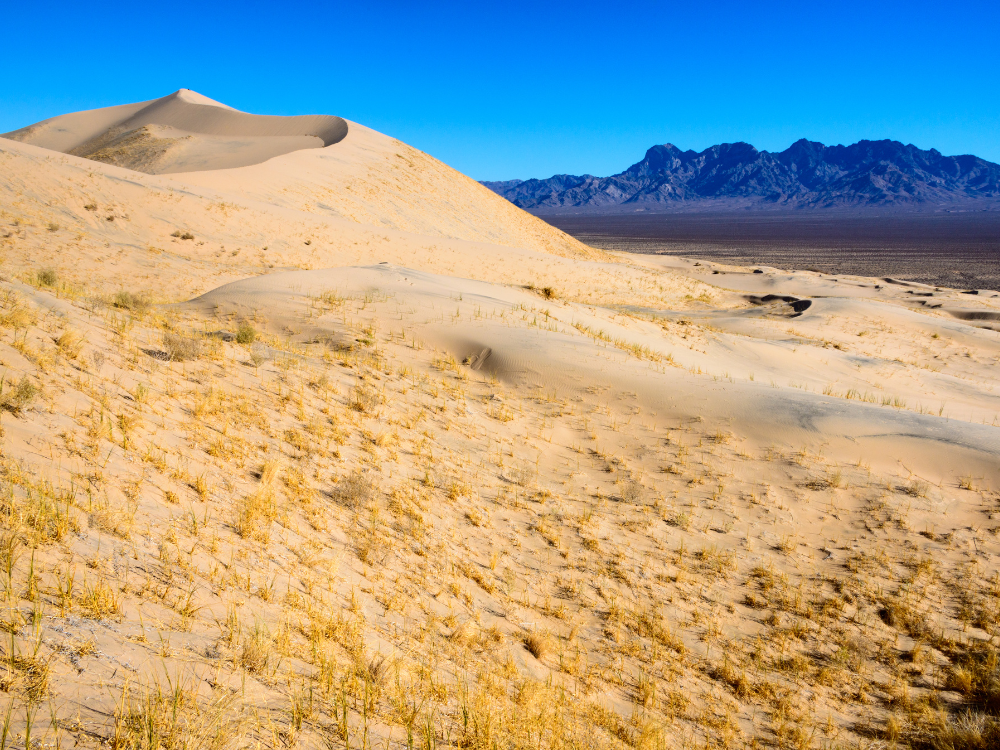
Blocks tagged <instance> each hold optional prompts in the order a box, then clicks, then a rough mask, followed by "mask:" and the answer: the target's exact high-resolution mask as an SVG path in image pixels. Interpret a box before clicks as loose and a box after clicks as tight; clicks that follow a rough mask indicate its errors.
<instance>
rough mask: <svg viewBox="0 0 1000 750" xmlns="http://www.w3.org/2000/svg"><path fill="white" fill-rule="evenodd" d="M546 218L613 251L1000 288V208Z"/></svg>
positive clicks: (564, 215)
mask: <svg viewBox="0 0 1000 750" xmlns="http://www.w3.org/2000/svg"><path fill="white" fill-rule="evenodd" d="M536 215H537V216H539V217H540V218H542V219H544V220H545V221H547V222H548V223H549V224H552V225H553V226H555V227H558V228H559V229H561V230H563V231H564V232H566V233H567V234H570V235H572V236H573V237H575V238H576V239H578V240H580V241H581V242H583V243H585V244H587V245H591V246H592V247H597V248H601V249H606V250H623V251H627V252H631V253H647V254H656V255H680V256H685V257H693V258H706V259H711V260H714V261H718V262H721V263H730V264H734V265H747V266H752V265H766V266H771V267H774V268H780V269H783V270H790V269H794V268H804V269H814V270H817V271H821V272H823V273H834V274H847V275H851V276H874V277H880V278H884V277H892V278H895V279H900V280H904V281H914V282H919V283H923V284H931V285H934V286H946V287H953V288H967V289H991V290H1000V208H994V209H992V210H984V209H982V208H981V207H976V208H974V209H968V210H963V209H961V208H952V209H950V210H948V211H944V210H942V211H935V212H913V211H896V212H893V211H888V210H883V211H876V210H872V211H869V212H862V211H858V210H857V209H855V210H850V211H849V210H828V211H816V210H809V211H803V210H799V211H781V210H774V211H760V210H758V211H754V212H750V211H746V210H743V211H731V210H730V211H718V210H704V211H698V212H694V211H688V212H672V213H657V212H647V211H642V212H636V211H632V212H629V213H626V212H625V211H624V210H622V209H621V208H618V210H617V213H602V214H595V213H570V212H569V211H568V210H567V211H564V212H562V213H559V214H542V213H536Z"/></svg>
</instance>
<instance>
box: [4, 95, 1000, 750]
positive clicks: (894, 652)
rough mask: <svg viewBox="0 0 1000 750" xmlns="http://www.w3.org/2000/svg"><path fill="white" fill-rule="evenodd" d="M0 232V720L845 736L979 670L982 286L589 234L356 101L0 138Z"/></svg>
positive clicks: (455, 741)
mask: <svg viewBox="0 0 1000 750" xmlns="http://www.w3.org/2000/svg"><path fill="white" fill-rule="evenodd" d="M199 106H209V107H211V106H215V107H216V108H219V105H217V104H215V103H211V102H208V103H205V102H201V103H200V105H199ZM129 116H131V115H129V114H128V113H127V112H119V113H113V114H110V115H108V117H107V118H106V121H107V122H109V123H110V122H112V121H113V122H118V121H119V120H120V119H121V118H126V119H127V117H129ZM66 117H67V118H73V117H75V116H73V115H70V116H66ZM101 117H104V115H101ZM115 118H118V119H115ZM70 121H72V120H70ZM98 124H101V123H98ZM87 127H91V126H90V125H88V126H87ZM93 127H95V128H96V127H97V125H94V126H93ZM107 127H110V125H108V126H107ZM171 127H172V126H171ZM84 130H85V128H83V126H80V132H81V134H82V135H81V137H83V136H85V135H86V134H87V133H86V132H84ZM87 132H89V131H87ZM268 137H277V136H268ZM200 142H201V144H202V146H203V147H204V148H205V149H206V153H208V154H209V155H211V154H210V151H211V146H210V144H211V141H210V140H208V139H202V140H201V141H200ZM185 237H187V239H185ZM0 257H2V265H0V273H2V280H0V378H2V379H3V383H4V385H3V387H2V388H0V404H3V410H2V411H0V427H2V430H3V434H2V437H0V449H2V452H3V459H2V462H0V483H2V487H0V490H2V491H0V498H2V499H0V519H2V525H0V531H2V536H0V563H4V564H3V565H0V571H6V570H10V573H9V575H8V574H6V573H4V574H3V576H5V577H6V579H7V580H5V581H4V586H5V591H6V592H7V593H6V595H5V598H6V601H7V604H6V609H5V614H4V620H3V623H4V628H5V630H6V631H7V632H10V633H12V634H13V635H12V637H11V644H13V648H14V649H16V653H13V654H12V652H11V650H10V647H4V648H5V650H4V654H5V658H6V661H5V669H6V674H7V677H6V678H5V679H4V680H3V681H0V689H2V690H4V691H6V692H7V694H8V695H10V696H11V698H12V701H13V702H12V704H11V705H12V706H14V711H13V714H12V716H13V718H12V727H13V733H14V734H15V735H17V736H18V739H17V741H18V742H21V743H22V744H23V742H24V740H25V733H26V730H27V723H26V717H28V716H29V715H30V716H32V717H33V722H34V725H33V730H32V734H33V737H40V736H41V735H42V734H43V733H44V734H45V738H44V740H43V741H45V742H50V743H54V742H55V741H56V739H57V738H58V739H59V741H61V742H62V744H63V746H68V745H69V744H71V743H79V745H80V746H96V745H98V744H99V743H100V742H102V741H105V742H112V743H114V742H117V743H118V745H119V746H120V747H133V746H139V747H141V746H142V745H141V744H137V743H138V740H136V735H137V733H138V729H139V728H140V726H144V727H149V726H150V723H149V722H150V721H152V722H153V725H155V726H158V727H159V729H160V731H161V732H162V733H163V735H164V737H165V738H166V739H164V741H163V745H164V746H165V747H192V748H193V747H220V748H221V747H245V746H257V745H259V746H262V747H289V746H297V747H345V746H350V747H352V748H358V747H362V746H365V744H366V743H367V746H370V747H383V746H389V747H408V746H409V742H408V739H407V737H408V735H410V736H412V737H413V740H414V743H413V744H414V745H415V746H418V747H423V746H436V747H445V746H448V745H449V744H450V746H459V745H461V746H462V747H467V748H483V749H484V750H485V749H486V748H493V747H510V748H521V747H524V748H527V747H537V746H538V744H539V743H541V744H542V746H544V747H559V748H562V747H565V748H569V747H575V748H584V747H587V748H607V747H612V748H637V749H638V748H660V747H670V748H674V747H676V748H682V747H687V748H690V747H703V746H706V745H707V746H728V747H747V748H750V747H754V748H757V747H761V746H775V747H810V746H812V747H837V746H841V747H872V746H873V745H872V744H871V743H872V742H877V743H892V742H895V743H897V744H905V743H913V744H919V743H920V742H930V741H931V740H932V739H933V741H935V742H943V741H944V739H947V738H948V737H952V736H953V734H954V732H956V731H958V730H957V729H956V727H959V726H960V725H961V724H960V722H961V719H960V717H961V716H962V715H963V712H965V711H966V710H974V711H986V712H989V711H992V710H993V709H992V708H990V705H991V704H990V703H989V701H990V700H993V698H992V697H991V696H994V697H995V695H996V693H995V689H994V688H992V687H990V685H993V683H991V682H990V681H989V680H990V679H992V677H991V676H990V675H991V674H992V673H991V672H990V671H989V670H990V669H993V668H994V667H995V663H996V662H995V661H991V659H995V647H994V646H992V645H990V643H989V639H990V638H991V637H992V638H994V639H995V638H996V636H997V635H998V634H1000V632H998V627H997V621H998V617H1000V588H998V587H997V586H996V581H997V576H998V559H1000V557H998V556H1000V539H998V533H1000V492H998V491H997V490H998V487H1000V463H998V461H997V456H998V454H1000V426H998V419H1000V417H998V415H1000V393H998V392H997V387H996V377H995V373H996V369H997V364H998V362H1000V334H998V332H997V331H996V330H993V328H998V327H1000V324H997V323H996V322H995V321H996V316H998V314H1000V298H998V297H995V296H993V295H992V293H981V294H979V295H965V294H961V293H959V292H957V291H955V290H940V291H935V290H933V289H924V288H919V287H915V286H905V285H899V284H887V283H885V282H882V281H879V280H874V279H864V278H855V277H830V276H824V275H820V274H817V273H812V272H782V271H774V270H770V269H765V271H766V272H765V273H762V274H754V273H752V272H751V269H745V268H732V267H727V266H721V265H718V264H714V263H705V262H697V261H695V260H687V259H679V258H664V257H650V256H626V255H618V254H607V253H601V252H598V251H594V250H592V249H590V248H586V247H584V246H582V245H580V244H579V243H577V242H575V241H574V240H572V239H571V238H569V237H567V236H565V235H563V234H562V233H560V232H558V231H556V230H554V229H552V228H551V227H548V226H547V225H545V224H543V223H541V222H540V221H538V220H536V219H534V218H532V217H530V216H527V215H526V214H523V213H521V212H520V211H518V210H517V209H515V208H514V207H513V206H510V205H509V204H507V203H505V202H503V201H502V200H500V199H499V198H497V197H496V196H494V195H493V194H492V193H489V192H488V191H485V189H482V188H481V186H478V185H477V184H475V183H474V182H473V181H471V180H469V179H468V178H466V177H464V176H462V175H459V174H458V173H456V172H454V171H453V170H451V169H450V168H448V167H446V166H445V165H443V164H440V163H439V162H437V161H436V160H434V159H432V158H431V157H429V156H427V155H425V154H421V153H420V152H417V151H415V150H413V149H411V148H409V147H407V146H405V145H404V144H401V143H399V142H398V141H395V140H393V139H391V138H388V137H386V136H383V135H381V134H378V133H375V132H374V131H371V130H369V129H366V128H363V127H362V126H358V125H355V124H354V123H349V124H348V132H347V136H346V137H345V138H344V139H343V140H342V141H340V142H339V143H337V144H334V145H332V146H330V147H327V148H311V149H300V150H296V151H293V152H291V153H286V154H282V155H279V156H276V157H275V158H272V159H270V160H269V161H266V162H264V163H260V164H256V165H251V166H245V167H242V168H238V169H224V170H216V171H204V172H189V173H185V174H182V175H177V176H175V177H170V176H165V175H148V174H142V173H139V172H135V171H130V170H127V169H123V168H119V167H115V166H109V165H106V164H101V163H98V162H94V161H88V160H85V159H82V158H79V157H77V156H72V155H64V154H60V153H56V152H54V151H52V150H46V149H43V148H40V147H39V146H37V145H31V144H27V143H17V142H13V141H9V140H8V141H0ZM122 292H124V293H127V294H119V293H122ZM768 294H773V295H780V296H786V297H791V298H795V299H800V300H802V299H805V300H809V301H810V305H809V307H808V308H807V309H805V310H804V311H802V312H801V314H798V313H797V312H796V311H795V309H794V308H793V307H792V305H791V304H789V302H788V301H784V300H781V299H772V300H770V301H764V300H763V299H762V298H763V297H764V296H765V295H768ZM116 295H117V296H116ZM143 295H145V297H144V296H143ZM924 295H930V296H924ZM751 298H752V299H751ZM241 324H242V330H243V332H244V339H243V341H242V342H241V341H239V340H238V339H237V338H236V333H237V331H238V330H240V326H241ZM251 329H252V331H253V332H254V333H255V335H256V336H257V337H258V338H257V341H255V342H253V343H251V342H250V341H249V340H248V337H249V334H248V331H250V330H251ZM192 342H196V343H192ZM195 348H198V349H199V350H200V351H199V352H197V354H196V356H195V352H194V349H195ZM186 350H187V351H189V353H190V354H191V355H192V356H191V357H190V358H187V359H185V358H184V356H183V355H184V353H185V351H186ZM171 355H175V358H174V359H173V360H171V359H170V357H171ZM24 379H26V380H24ZM22 382H25V383H27V384H28V386H31V387H34V388H37V389H38V392H37V393H36V394H34V398H28V396H27V395H24V394H27V390H24V391H23V392H22V391H19V390H17V389H18V388H22V386H21V385H20V383H22ZM28 386H23V388H28ZM29 390H30V389H29ZM19 393H21V394H22V395H21V396H19V395H18V394H19ZM29 395H30V394H29ZM19 399H20V400H19ZM5 550H9V551H8V552H5ZM3 555H6V557H3ZM5 560H6V561H8V562H9V565H8V564H7V563H6V562H5ZM35 612H38V613H40V615H38V616H35V615H34V614H33V613H35ZM32 622H35V623H37V625H36V626H33V625H32V624H31V623H32ZM991 649H994V650H991ZM991 654H993V656H991ZM382 659H384V660H385V661H384V662H383V661H382ZM990 665H994V667H991V666H990ZM40 675H41V676H43V677H46V678H47V680H42V677H40ZM168 681H171V682H172V684H174V685H177V684H180V685H181V689H180V692H179V694H180V700H179V702H177V703H172V702H170V701H168V700H166V699H162V700H161V699H160V698H158V697H157V694H156V692H155V691H151V687H150V686H152V685H154V684H156V683H157V682H158V684H159V685H160V686H161V687H163V688H166V687H167V685H168ZM178 681H179V682H178ZM990 690H994V692H993V693H990ZM130 696H131V697H130ZM140 697H141V698H142V699H143V700H144V701H145V702H142V701H140V700H139V698H140ZM0 705H2V704H0ZM43 705H46V706H49V705H50V706H52V707H53V708H52V710H48V709H46V710H44V711H41V710H37V708H38V707H39V706H43ZM33 707H34V708H33ZM175 709H176V710H175ZM53 712H54V713H55V715H56V716H58V717H60V722H59V724H60V727H61V728H59V729H56V728H54V727H53V724H52V718H51V717H52V715H53ZM175 717H176V718H175ZM344 717H346V724H345V723H344V721H345V718H344ZM977 721H978V719H977ZM982 721H983V722H985V723H983V726H984V727H987V730H984V731H989V730H988V727H989V721H990V719H984V720H982ZM949 732H951V733H952V734H948V733H949ZM942 738H944V739H942ZM949 741H950V740H949ZM129 743H132V744H129ZM171 743H172V744H171ZM185 743H186V744H185ZM942 746H944V745H942ZM952 746H955V745H954V743H953V745H952ZM986 746H988V745H986Z"/></svg>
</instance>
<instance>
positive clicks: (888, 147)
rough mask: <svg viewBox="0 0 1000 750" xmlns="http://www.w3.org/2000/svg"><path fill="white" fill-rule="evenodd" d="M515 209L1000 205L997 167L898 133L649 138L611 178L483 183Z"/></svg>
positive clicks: (556, 177)
mask: <svg viewBox="0 0 1000 750" xmlns="http://www.w3.org/2000/svg"><path fill="white" fill-rule="evenodd" d="M483 185H485V186H486V187H488V188H490V189H491V190H493V191H494V192H496V193H498V194H499V195H502V196H503V197H505V198H507V199H508V200H509V201H511V202H512V203H513V204H514V205H516V206H519V207H520V208H524V209H528V210H531V211H533V212H536V213H546V212H551V211H559V210H561V209H569V208H574V209H588V210H592V211H595V212H600V211H609V210H610V211H615V210H616V209H617V210H623V209H626V208H634V209H635V210H638V209H640V208H646V209H648V210H657V209H661V210H666V209H671V208H678V207H683V206H688V205H696V204H716V203H720V202H721V203H723V204H727V203H728V204H735V205H740V206H749V207H753V206H760V207H767V206H777V207H782V206H783V207H789V208H835V207H851V206H880V207H891V206H901V207H911V208H912V207H920V206H927V205H935V204H961V203H969V202H976V203H982V202H984V201H988V202H990V203H998V204H1000V165H998V164H994V163H993V162H989V161H986V160H985V159H980V158H979V157H976V156H944V155H942V154H941V152H939V151H937V150H936V149H930V150H926V151H925V150H923V149H920V148H917V147H916V146H914V145H912V144H911V145H904V144H902V143H900V142H899V141H891V140H882V141H859V142H858V143H855V144H853V145H851V146H824V145H823V144H822V143H817V142H815V141H808V140H806V139H801V140H799V141H796V142H795V143H793V144H792V145H791V146H790V147H789V148H787V149H785V150H784V151H778V152H773V153H772V152H770V151H758V150H757V149H756V148H754V147H753V146H751V145H750V144H749V143H723V144H719V145H717V146H712V147H711V148H707V149H705V150H704V151H700V152H696V151H691V150H688V151H682V150H681V149H679V148H677V147H676V146H674V145H672V144H669V143H668V144H666V145H663V146H653V147H652V148H650V149H649V150H648V151H646V155H645V157H643V159H642V160H641V161H639V162H637V163H635V164H633V165H632V166H631V167H629V168H628V169H626V170H625V171H624V172H621V173H619V174H616V175H612V176H610V177H595V176H594V175H589V174H585V175H565V174H562V175H554V176H553V177H550V178H548V179H541V180H540V179H531V180H505V181H500V182H483ZM618 207H621V208H618Z"/></svg>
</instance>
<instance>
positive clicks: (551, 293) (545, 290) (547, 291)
mask: <svg viewBox="0 0 1000 750" xmlns="http://www.w3.org/2000/svg"><path fill="white" fill-rule="evenodd" d="M542 296H543V297H545V299H554V298H555V296H556V290H555V289H553V288H552V287H550V286H543V287H542Z"/></svg>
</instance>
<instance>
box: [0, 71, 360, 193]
mask: <svg viewBox="0 0 1000 750" xmlns="http://www.w3.org/2000/svg"><path fill="white" fill-rule="evenodd" d="M346 134H347V123H346V122H345V121H344V120H343V119H341V118H340V117H332V116H329V115H306V116H299V117H277V116H269V115H251V114H247V113H246V112H238V111H237V110H235V109H232V108H231V107H227V106H226V105H224V104H220V103H219V102H216V101H213V100H212V99H209V98H208V97H205V96H202V95H201V94H198V93H196V92H194V91H189V90H187V89H181V90H179V91H177V92H175V93H173V94H170V95H169V96H165V97H163V98H162V99H154V100H152V101H148V102H139V103H137V104H126V105H123V106H120V107H107V108H105V109H95V110H90V111H87V112H74V113H73V114H69V115H61V116H59V117H53V118H50V119H48V120H43V121H42V122H39V123H35V124H34V125H29V126H27V127H25V128H21V129H20V130H15V131H13V132H11V133H6V134H4V136H3V137H4V138H9V139H12V140H16V141H21V142H23V143H30V144H32V145H35V146H41V147H43V148H47V149H52V150H54V151H62V152H63V153H67V154H74V155H76V156H84V157H87V158H89V159H94V160H96V161H100V162H105V163H107V164H114V165H116V166H120V167H128V168H130V169H136V170H139V171H140V172H146V173H148V174H169V173H174V172H193V171H197V170H202V169H230V168H233V167H242V166H246V165H248V164H258V163H260V162H262V161H266V160H267V159H270V158H272V157H275V156H279V155H281V154H286V153H289V152H291V151H296V150H299V149H312V148H323V147H325V146H330V145H333V144H335V143H337V142H339V141H341V140H343V138H344V136H345V135H346Z"/></svg>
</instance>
